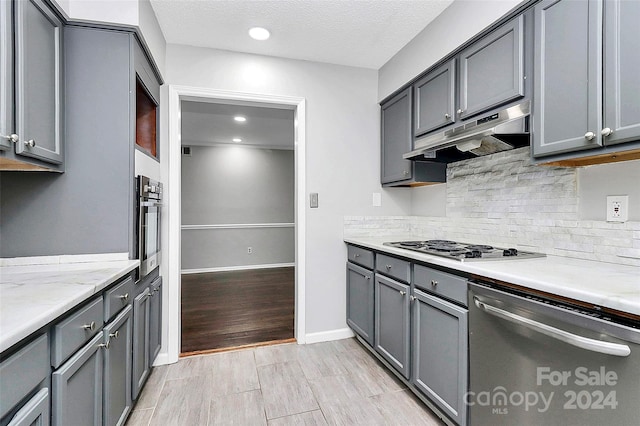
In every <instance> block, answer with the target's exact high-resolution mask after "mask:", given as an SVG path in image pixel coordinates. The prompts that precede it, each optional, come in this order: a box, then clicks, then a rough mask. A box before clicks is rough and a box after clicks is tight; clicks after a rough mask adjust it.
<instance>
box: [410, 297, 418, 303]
mask: <svg viewBox="0 0 640 426" xmlns="http://www.w3.org/2000/svg"><path fill="white" fill-rule="evenodd" d="M409 299H410V300H411V301H412V302H413V301H414V300H416V299H417V297H415V296H409Z"/></svg>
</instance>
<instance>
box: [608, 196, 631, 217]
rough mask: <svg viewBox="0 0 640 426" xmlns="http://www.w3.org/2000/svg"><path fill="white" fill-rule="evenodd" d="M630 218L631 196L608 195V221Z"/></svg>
mask: <svg viewBox="0 0 640 426" xmlns="http://www.w3.org/2000/svg"><path fill="white" fill-rule="evenodd" d="M627 220H629V196H628V195H609V196H608V197H607V222H626V221H627Z"/></svg>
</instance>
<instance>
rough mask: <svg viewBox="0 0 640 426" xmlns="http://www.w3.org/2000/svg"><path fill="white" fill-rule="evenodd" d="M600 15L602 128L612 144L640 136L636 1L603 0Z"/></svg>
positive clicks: (639, 29)
mask: <svg viewBox="0 0 640 426" xmlns="http://www.w3.org/2000/svg"><path fill="white" fill-rule="evenodd" d="M604 16H605V22H604V28H605V35H604V73H605V86H604V89H605V92H604V103H605V108H604V125H603V131H604V133H605V134H608V136H605V138H604V143H605V144H606V145H612V144H617V143H621V142H626V141H630V140H638V139H640V46H639V45H638V41H639V40H640V25H639V23H640V2H638V1H607V2H605V3H604ZM607 128H608V129H609V130H610V131H611V133H609V132H608V131H607V130H605V129H607Z"/></svg>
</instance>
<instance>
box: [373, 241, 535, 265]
mask: <svg viewBox="0 0 640 426" xmlns="http://www.w3.org/2000/svg"><path fill="white" fill-rule="evenodd" d="M384 245H386V246H391V247H397V248H402V249H406V250H413V251H417V252H419V253H425V254H431V255H435V256H442V257H446V258H449V259H455V260H459V261H460V262H469V261H479V260H513V259H531V258H535V257H545V256H546V255H545V254H544V253H535V252H531V251H520V250H516V249H514V248H498V247H492V246H489V245H485V244H468V243H460V242H457V241H448V240H427V241H397V242H388V243H384Z"/></svg>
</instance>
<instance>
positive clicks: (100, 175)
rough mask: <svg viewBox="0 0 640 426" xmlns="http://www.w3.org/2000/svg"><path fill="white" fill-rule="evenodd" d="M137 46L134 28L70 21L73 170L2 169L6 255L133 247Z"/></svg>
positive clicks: (0, 249) (68, 108) (69, 150)
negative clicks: (133, 55) (133, 46)
mask: <svg viewBox="0 0 640 426" xmlns="http://www.w3.org/2000/svg"><path fill="white" fill-rule="evenodd" d="M129 54H130V52H129V35H128V34H127V33H120V32H106V31H100V30H86V29H80V28H72V27H67V28H66V29H65V61H66V64H65V65H66V68H65V94H66V98H65V116H66V119H65V127H66V128H65V136H64V137H65V144H66V145H65V168H66V171H65V173H62V174H58V173H47V172H2V173H0V187H1V189H0V194H1V195H2V197H1V200H0V211H1V212H2V213H1V214H0V229H1V231H0V232H1V234H2V244H1V245H0V256H1V257H17V256H47V255H63V254H91V253H128V252H129V251H130V245H131V244H132V242H131V241H132V232H133V228H132V224H133V219H132V218H133V210H134V204H133V198H134V195H133V193H134V187H133V148H132V147H131V145H130V140H131V139H132V137H131V129H130V123H131V117H130V110H131V109H130V94H129V88H130V86H129V84H130V80H131V73H130V71H129V58H130V56H129ZM105 64H107V65H105ZM96 81H100V84H96V83H95V82H96ZM87 135H90V137H87Z"/></svg>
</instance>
